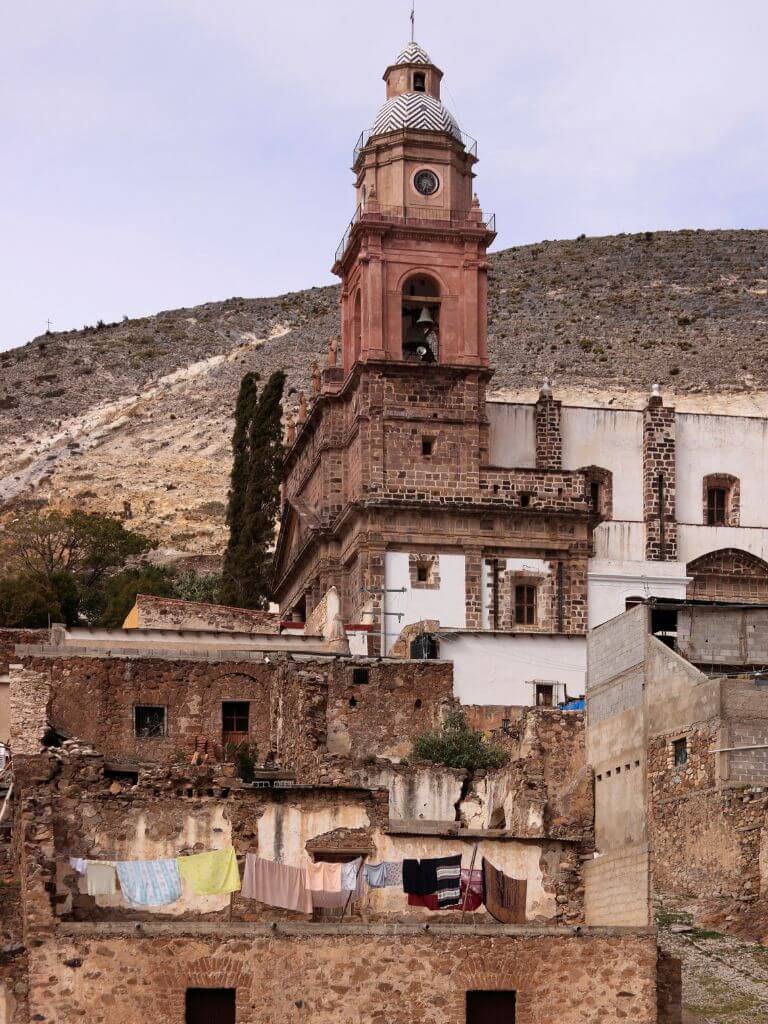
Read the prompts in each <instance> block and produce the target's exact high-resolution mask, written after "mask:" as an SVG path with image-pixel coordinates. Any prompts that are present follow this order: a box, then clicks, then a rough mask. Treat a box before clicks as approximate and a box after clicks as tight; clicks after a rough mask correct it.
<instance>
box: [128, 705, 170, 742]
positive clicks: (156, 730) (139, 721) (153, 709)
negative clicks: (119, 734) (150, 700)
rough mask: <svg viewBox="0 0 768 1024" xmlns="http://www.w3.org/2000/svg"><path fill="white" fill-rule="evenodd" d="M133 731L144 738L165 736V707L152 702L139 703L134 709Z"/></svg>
mask: <svg viewBox="0 0 768 1024" xmlns="http://www.w3.org/2000/svg"><path fill="white" fill-rule="evenodd" d="M133 731H134V734H135V735H136V736H138V737H139V738H140V739H143V740H149V739H157V738H159V737H161V736H165V708H164V707H161V706H158V705H151V704H137V705H136V707H135V708H134V709H133Z"/></svg>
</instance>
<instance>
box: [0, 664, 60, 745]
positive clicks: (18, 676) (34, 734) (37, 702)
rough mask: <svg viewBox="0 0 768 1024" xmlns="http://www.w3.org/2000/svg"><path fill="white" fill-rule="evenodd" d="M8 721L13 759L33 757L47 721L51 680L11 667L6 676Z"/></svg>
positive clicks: (33, 672) (45, 676)
mask: <svg viewBox="0 0 768 1024" xmlns="http://www.w3.org/2000/svg"><path fill="white" fill-rule="evenodd" d="M9 676H10V690H9V696H8V719H9V726H10V729H9V732H10V744H11V750H12V752H13V754H14V756H15V755H18V754H36V753H37V752H38V750H39V749H40V743H41V740H42V739H43V736H44V734H45V732H46V729H47V726H48V721H49V702H50V699H51V685H50V680H49V677H48V675H47V673H45V672H36V671H35V670H34V669H30V668H24V667H22V666H20V665H14V666H13V667H12V669H11V671H10V673H9Z"/></svg>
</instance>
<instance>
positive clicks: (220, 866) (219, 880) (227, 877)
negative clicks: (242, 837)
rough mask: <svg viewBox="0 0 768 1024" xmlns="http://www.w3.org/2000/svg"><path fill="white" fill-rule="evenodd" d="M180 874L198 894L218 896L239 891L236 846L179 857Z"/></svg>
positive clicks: (177, 859)
mask: <svg viewBox="0 0 768 1024" xmlns="http://www.w3.org/2000/svg"><path fill="white" fill-rule="evenodd" d="M176 861H177V863H178V865H179V874H180V875H181V877H182V878H183V879H184V881H185V882H186V883H187V884H188V885H189V887H190V889H191V890H192V892H193V893H195V895H197V896H217V895H219V894H220V893H226V892H237V891H238V889H239V888H240V872H239V871H238V869H237V858H236V857H235V850H234V847H232V846H228V847H226V849H224V850H214V851H213V852H212V853H193V854H192V856H191V857H177V858H176Z"/></svg>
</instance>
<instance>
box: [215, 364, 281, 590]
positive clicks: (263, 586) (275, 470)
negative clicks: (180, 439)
mask: <svg viewBox="0 0 768 1024" xmlns="http://www.w3.org/2000/svg"><path fill="white" fill-rule="evenodd" d="M257 381H258V377H257V376H256V374H251V373H249V374H246V375H245V377H244V378H243V381H242V384H241V386H240V393H239V395H238V399H237V405H236V408H235V428H234V432H233V435H232V454H233V461H232V477H231V482H230V490H229V502H228V506H227V525H228V526H229V542H228V544H227V550H226V553H225V555H224V571H223V581H222V593H221V599H222V601H224V603H225V604H230V605H235V606H236V607H239V608H266V607H268V605H269V597H270V588H271V578H272V548H273V545H274V537H275V523H276V521H277V516H278V513H279V511H280V474H281V470H282V461H283V441H282V426H281V421H282V415H283V410H282V404H281V402H282V397H283V388H284V387H285V374H284V373H283V372H282V370H278V371H276V372H275V373H273V374H272V375H271V377H270V378H269V380H268V381H267V383H266V384H265V385H264V387H263V389H262V391H261V394H260V395H258V397H257V388H256V384H257Z"/></svg>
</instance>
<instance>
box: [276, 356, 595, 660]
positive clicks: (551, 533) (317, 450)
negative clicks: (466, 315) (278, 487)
mask: <svg viewBox="0 0 768 1024" xmlns="http://www.w3.org/2000/svg"><path fill="white" fill-rule="evenodd" d="M487 379H488V374H487V373H486V372H485V371H481V370H478V369H472V368H467V369H465V370H459V369H458V368H456V367H445V366H434V365H433V366H428V367H425V366H413V365H411V364H397V363H396V362H390V363H375V362H368V363H366V365H365V366H364V367H357V368H356V369H355V370H354V371H353V372H352V373H350V375H349V377H348V378H347V380H346V381H345V383H344V385H343V387H341V388H339V389H338V390H336V391H334V392H332V393H331V392H328V393H326V394H324V395H323V396H322V397H321V398H320V399H319V400H318V402H317V403H316V404H315V407H314V409H313V412H312V415H311V416H310V418H309V420H308V421H307V423H306V425H305V426H304V428H303V429H302V431H301V432H300V433H299V435H298V437H297V439H296V442H295V444H294V445H293V446H292V448H291V450H290V451H289V453H288V455H287V458H286V463H285V485H284V486H285V494H286V498H287V501H288V504H289V509H290V510H292V511H289V514H288V515H287V516H286V517H284V524H283V528H282V533H281V537H280V540H279V542H278V549H277V556H276V565H277V569H276V582H277V596H278V598H279V600H280V604H281V608H282V610H283V614H288V613H289V612H290V611H291V609H292V608H294V607H297V606H299V605H301V604H302V602H304V603H305V604H306V606H307V609H308V610H311V608H312V607H314V604H315V603H316V602H317V601H319V600H320V598H321V597H322V594H323V593H324V591H325V589H327V588H328V587H329V586H335V587H336V588H337V589H338V591H339V595H340V597H341V603H342V616H343V617H344V619H345V621H355V620H362V621H367V622H370V623H372V624H373V625H374V627H375V629H374V632H373V635H372V638H371V639H372V643H373V645H374V649H375V650H376V651H378V646H377V645H378V638H377V636H376V634H377V633H378V632H379V631H380V613H381V607H380V598H379V595H377V594H371V593H369V592H368V593H366V592H363V591H361V587H369V588H374V589H378V588H381V587H383V586H384V573H383V567H384V566H383V563H384V554H385V552H386V550H387V548H389V547H396V548H397V549H398V550H403V548H404V546H405V545H406V544H408V545H410V544H413V546H414V548H419V547H421V548H423V547H427V552H429V550H430V549H432V550H433V551H435V550H439V551H445V552H461V553H463V554H464V556H465V560H466V566H467V569H466V571H467V577H466V607H465V614H466V622H467V626H468V627H469V628H481V627H482V621H481V611H480V609H481V594H480V587H481V581H480V561H481V559H482V558H483V557H488V555H489V554H490V553H491V552H492V551H493V549H494V548H497V547H498V546H500V545H502V544H505V545H506V546H507V547H514V546H515V544H519V543H521V542H522V543H523V544H524V547H525V550H526V551H527V552H528V553H530V555H531V556H532V557H543V556H544V555H545V554H546V552H547V551H551V550H552V548H553V547H554V548H556V549H557V550H560V551H562V552H563V556H564V557H565V558H570V557H572V556H573V555H574V554H576V553H577V552H578V555H579V556H581V552H582V550H583V551H584V552H585V553H586V551H587V550H588V529H589V524H590V507H589V493H588V486H587V482H586V476H585V474H584V473H583V472H580V471H565V470H563V469H562V468H560V466H561V457H560V455H558V454H557V452H559V451H560V447H561V443H560V439H559V403H557V402H555V401H554V400H551V399H550V400H546V401H545V403H544V406H545V412H546V416H545V420H546V423H548V424H549V426H548V427H547V429H548V430H549V433H550V434H551V438H550V442H548V444H549V449H548V451H550V454H549V455H548V456H547V458H546V459H544V460H543V461H542V464H541V465H540V466H539V468H536V469H501V468H498V467H492V466H488V465H487V457H488V423H487V420H486V416H485V388H486V383H487ZM543 408H544V407H543ZM542 429H544V428H542ZM425 441H426V442H429V445H427V447H426V448H425V447H424V442H425ZM550 449H551V450H550ZM494 512H495V513H497V514H498V516H497V518H496V519H494V518H493V513H494ZM545 516H546V517H547V518H546V520H544V517H545ZM414 519H415V520H417V522H413V521H409V520H414ZM533 538H536V539H535V540H534V539H533ZM405 549H406V550H407V547H406V548H405ZM413 554H414V557H415V558H417V557H419V554H418V553H417V552H413ZM579 568H581V566H580V567H579ZM412 576H414V587H415V589H417V590H418V589H421V588H424V587H425V586H429V585H430V584H424V583H420V582H419V581H418V580H415V573H412ZM578 579H579V573H578V572H577V573H574V574H573V576H572V581H573V584H574V586H575V587H576V588H577V589H578V590H580V589H581V586H582V585H581V583H580V582H578ZM570 585H571V577H570V574H566V576H565V577H564V588H566V587H569V586H570ZM580 600H581V594H580V593H578V594H576V592H574V601H580ZM564 603H565V605H566V606H568V605H569V603H570V604H571V605H572V606H573V601H571V600H570V598H569V595H568V594H567V593H566V594H565V597H564ZM561 620H562V628H563V630H564V631H566V632H567V631H580V630H581V629H582V626H581V621H582V620H583V616H582V615H581V614H579V615H578V616H576V617H574V616H573V615H571V616H570V617H569V615H568V613H567V612H566V613H565V614H564V615H563V616H554V617H553V619H552V622H553V623H554V625H553V628H558V623H560V622H561Z"/></svg>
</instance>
